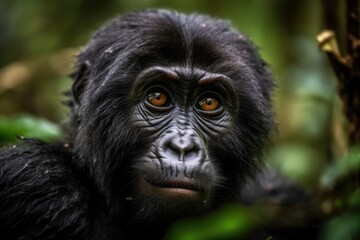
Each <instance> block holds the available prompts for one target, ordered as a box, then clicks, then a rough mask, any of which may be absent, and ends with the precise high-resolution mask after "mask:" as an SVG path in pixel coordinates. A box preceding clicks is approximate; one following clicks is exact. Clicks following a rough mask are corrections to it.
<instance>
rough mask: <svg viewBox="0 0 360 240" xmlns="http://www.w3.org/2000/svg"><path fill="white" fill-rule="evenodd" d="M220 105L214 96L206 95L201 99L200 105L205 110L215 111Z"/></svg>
mask: <svg viewBox="0 0 360 240" xmlns="http://www.w3.org/2000/svg"><path fill="white" fill-rule="evenodd" d="M218 106H219V102H218V100H217V99H216V98H214V97H205V98H203V99H201V100H200V101H199V107H200V108H201V110H204V111H214V110H215V109H217V107H218Z"/></svg>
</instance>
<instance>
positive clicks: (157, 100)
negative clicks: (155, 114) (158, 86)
mask: <svg viewBox="0 0 360 240" xmlns="http://www.w3.org/2000/svg"><path fill="white" fill-rule="evenodd" d="M147 100H148V101H149V103H151V104H152V105H154V106H157V107H161V106H163V105H165V104H166V101H167V96H166V94H165V93H163V92H152V93H150V94H149V95H148V96H147Z"/></svg>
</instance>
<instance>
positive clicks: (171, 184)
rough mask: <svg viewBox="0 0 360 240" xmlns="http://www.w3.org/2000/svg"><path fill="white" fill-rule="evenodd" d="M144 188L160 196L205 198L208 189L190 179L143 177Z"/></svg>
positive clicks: (142, 185) (142, 184)
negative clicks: (161, 179) (160, 179)
mask: <svg viewBox="0 0 360 240" xmlns="http://www.w3.org/2000/svg"><path fill="white" fill-rule="evenodd" d="M140 186H141V187H142V189H144V190H146V191H148V192H150V193H152V194H154V195H156V196H159V197H185V198H199V197H200V198H202V199H203V198H204V196H205V195H206V189H205V188H204V187H202V186H200V185H199V184H198V183H197V182H195V181H193V180H190V179H171V180H166V181H156V182H155V181H152V180H150V179H144V178H143V179H142V181H141V184H140Z"/></svg>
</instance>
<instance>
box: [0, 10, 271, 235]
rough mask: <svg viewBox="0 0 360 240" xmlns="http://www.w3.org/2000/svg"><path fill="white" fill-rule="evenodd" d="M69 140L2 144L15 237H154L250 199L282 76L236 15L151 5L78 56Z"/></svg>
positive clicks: (5, 199)
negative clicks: (248, 187)
mask: <svg viewBox="0 0 360 240" xmlns="http://www.w3.org/2000/svg"><path fill="white" fill-rule="evenodd" d="M71 77H72V78H73V80H74V83H73V86H72V89H71V91H69V95H70V96H71V99H70V100H69V106H70V109H71V118H70V120H69V124H68V126H67V127H66V129H70V131H69V136H68V140H67V141H64V142H63V143H62V144H47V143H43V142H41V141H39V140H35V139H25V140H23V141H22V143H21V144H20V145H18V146H17V147H16V148H8V149H2V150H1V154H0V169H1V170H0V229H1V233H2V236H6V237H7V239H19V238H21V237H22V238H21V239H87V240H88V239H90V240H91V239H94V240H99V239H104V240H109V239H129V238H130V239H137V238H138V237H140V234H143V235H145V236H146V237H147V238H148V239H154V238H155V239H156V238H159V237H161V236H162V235H163V234H164V232H165V231H166V230H167V227H168V226H169V225H170V224H171V223H173V222H174V221H176V220H178V219H181V218H187V217H192V216H198V215H201V214H203V213H206V212H209V211H211V210H213V209H215V208H218V207H219V206H221V205H223V204H224V203H228V202H235V201H236V202H243V201H244V199H245V198H246V195H247V192H246V191H244V186H245V182H247V181H248V180H249V179H254V178H255V176H256V173H257V171H258V170H259V169H260V167H259V165H260V164H259V161H258V159H259V158H260V157H261V154H262V149H263V148H264V144H265V143H266V142H267V141H268V138H269V135H270V134H271V131H272V129H273V128H274V124H273V112H272V110H271V91H272V88H273V80H272V77H271V74H270V73H269V71H268V70H267V68H266V64H265V63H264V61H263V60H262V59H261V58H260V57H259V55H258V53H257V50H256V49H255V47H254V46H253V45H252V43H251V42H250V41H249V40H248V39H247V38H246V37H245V36H244V35H242V34H240V33H239V32H237V31H235V30H234V29H232V28H231V27H230V26H229V25H228V23H226V22H224V21H221V20H217V19H213V18H210V17H207V16H201V15H183V14H179V13H176V12H171V11H165V10H147V11H141V12H136V13H130V14H126V15H123V16H121V17H119V18H117V19H115V20H113V21H111V22H109V23H108V24H106V25H105V26H104V27H103V28H101V29H100V30H99V31H98V32H97V33H96V34H95V35H94V36H93V38H92V39H91V41H90V42H89V44H88V45H87V46H86V47H85V48H84V49H83V50H82V51H81V52H80V54H79V55H78V58H77V64H76V71H75V72H74V73H73V74H72V76H71Z"/></svg>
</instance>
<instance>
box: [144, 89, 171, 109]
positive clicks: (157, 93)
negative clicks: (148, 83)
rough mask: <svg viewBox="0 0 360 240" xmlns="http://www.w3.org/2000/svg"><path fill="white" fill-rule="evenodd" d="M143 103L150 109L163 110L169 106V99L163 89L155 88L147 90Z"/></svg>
mask: <svg viewBox="0 0 360 240" xmlns="http://www.w3.org/2000/svg"><path fill="white" fill-rule="evenodd" d="M145 105H146V107H148V108H150V109H152V110H158V111H164V110H168V109H169V108H170V107H171V100H170V97H169V94H168V93H167V92H166V91H165V90H163V89H157V88H156V89H152V90H150V91H148V93H147V95H146V97H145Z"/></svg>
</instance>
